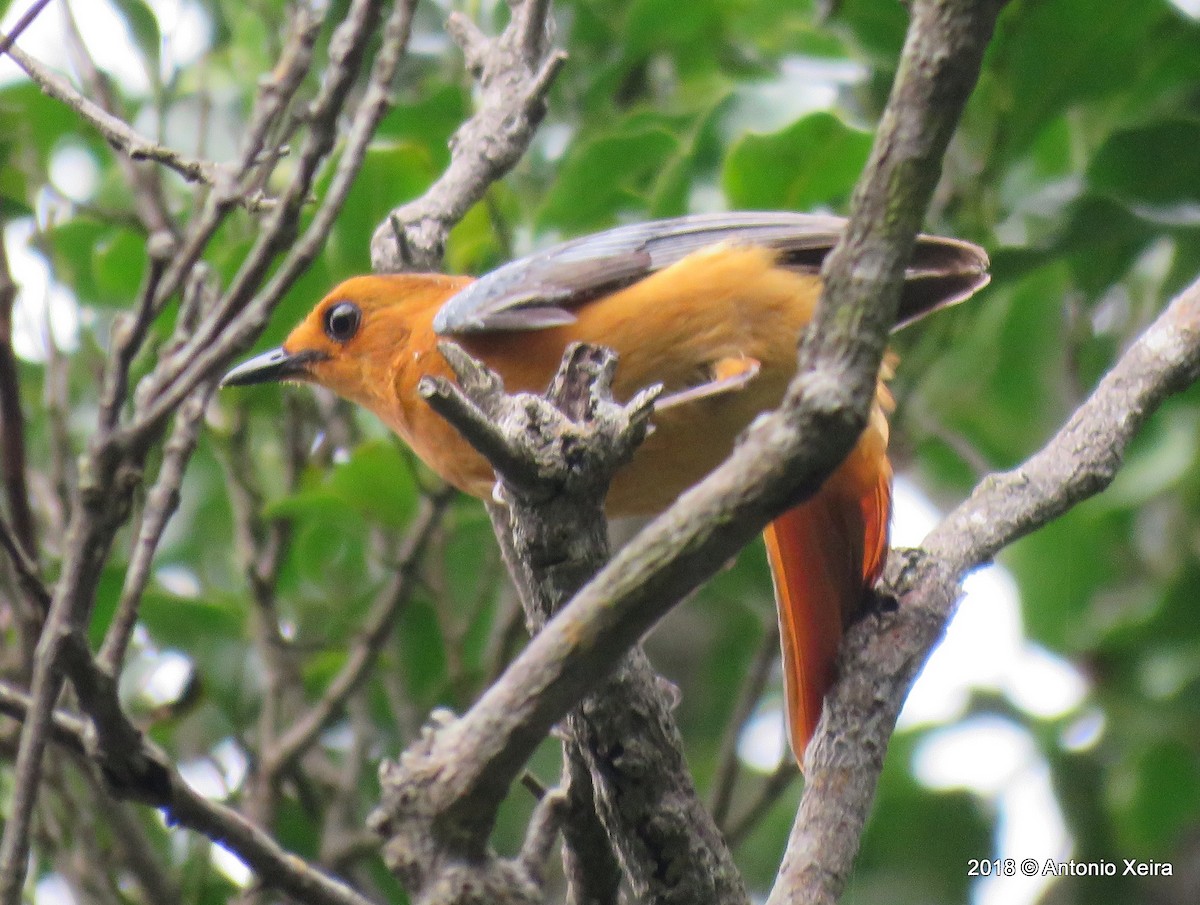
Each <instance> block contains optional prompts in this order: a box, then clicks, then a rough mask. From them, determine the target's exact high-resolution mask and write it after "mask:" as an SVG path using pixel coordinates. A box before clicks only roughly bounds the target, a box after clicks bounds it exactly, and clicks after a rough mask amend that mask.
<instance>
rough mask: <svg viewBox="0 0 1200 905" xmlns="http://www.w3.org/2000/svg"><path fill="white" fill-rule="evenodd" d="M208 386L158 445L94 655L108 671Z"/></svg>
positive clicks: (118, 653)
mask: <svg viewBox="0 0 1200 905" xmlns="http://www.w3.org/2000/svg"><path fill="white" fill-rule="evenodd" d="M214 385H215V384H214V383H211V382H210V383H208V384H205V385H201V386H200V387H199V388H198V389H197V390H196V392H194V393H193V394H192V396H191V397H190V398H189V399H188V400H187V401H186V402H185V403H184V404H183V405H182V406H180V409H179V412H178V414H176V416H175V425H174V427H173V428H172V430H171V435H170V436H169V437H168V438H167V442H166V445H165V447H164V449H163V461H162V465H161V466H160V467H159V470H158V477H157V478H156V479H155V481H154V486H153V487H151V488H150V492H149V493H148V494H147V495H146V505H145V508H144V509H143V511H142V518H141V523H140V524H139V525H138V530H137V536H136V539H135V540H134V544H133V555H132V556H130V557H129V567H128V568H127V569H126V571H125V582H124V584H123V585H122V586H121V597H120V599H119V600H118V602H117V610H116V613H115V614H114V616H113V619H112V622H111V623H110V624H109V627H108V631H107V632H106V633H105V636H104V643H103V644H102V645H101V646H100V652H99V654H98V655H97V660H98V662H99V664H100V667H101V668H102V669H104V670H106V671H107V672H108V673H109V674H110V675H114V676H115V675H116V674H117V673H119V672H120V670H121V664H122V663H123V662H124V660H125V651H126V648H127V647H128V646H129V639H130V638H131V637H132V635H133V629H134V626H135V625H136V624H137V615H138V607H139V605H140V603H141V599H142V592H143V591H145V590H146V582H147V581H149V578H150V568H151V566H152V565H153V562H154V554H155V553H156V552H157V551H158V545H159V542H160V541H161V540H162V536H163V532H164V531H165V530H166V527H167V523H168V522H169V521H170V519H171V516H172V515H174V513H175V510H176V509H178V508H179V488H180V485H182V483H183V473H184V470H185V469H186V468H187V463H188V461H189V460H190V459H191V456H192V453H193V452H194V451H195V449H196V443H197V441H198V440H199V437H200V427H201V425H202V423H203V421H202V419H203V417H204V409H205V406H207V405H208V400H209V398H210V397H211V396H212V392H213V388H214Z"/></svg>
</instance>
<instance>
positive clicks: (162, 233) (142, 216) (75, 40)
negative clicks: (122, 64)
mask: <svg viewBox="0 0 1200 905" xmlns="http://www.w3.org/2000/svg"><path fill="white" fill-rule="evenodd" d="M59 9H60V10H61V11H62V18H63V24H64V33H65V37H66V46H67V53H68V55H69V56H70V58H71V60H72V62H73V63H74V65H75V68H76V70H77V71H78V72H79V75H80V78H81V81H82V82H83V85H84V89H85V90H86V91H87V92H88V93H89V94H91V95H92V97H94V98H95V99H96V101H97V102H98V103H99V105H100V107H101V108H102V109H103V110H104V111H105V112H106V113H108V114H109V115H110V116H112V117H116V118H117V121H118V122H121V121H122V120H121V119H120V117H121V112H122V111H121V104H120V101H119V100H118V98H117V96H116V95H115V94H114V92H113V90H112V83H111V81H110V80H109V79H108V78H107V77H106V76H105V75H104V74H103V73H102V72H101V71H100V67H99V66H97V65H96V61H95V60H93V59H92V54H91V51H90V50H89V49H88V46H87V44H86V43H85V42H84V40H83V35H82V34H81V33H80V31H79V25H78V23H76V21H75V15H74V13H73V12H72V11H71V5H70V4H69V3H63V4H61V5H60V6H59ZM77 112H78V111H77ZM113 147H117V146H115V145H114V146H113ZM117 149H118V150H120V148H119V147H117ZM117 166H118V168H119V169H120V170H121V172H122V174H123V175H124V177H125V182H126V184H127V185H128V186H129V188H130V191H131V195H132V201H133V206H134V210H135V211H136V212H137V217H138V220H139V222H140V223H141V225H142V226H143V228H144V229H145V230H146V232H147V233H148V234H149V235H150V236H159V237H160V238H159V241H165V242H166V243H167V244H168V245H174V244H175V242H176V240H177V239H178V230H179V227H178V224H177V223H176V222H175V218H174V217H173V216H172V214H171V209H170V205H169V203H168V202H167V195H166V191H165V190H164V188H163V180H162V173H161V172H160V171H159V170H158V169H157V168H155V167H153V166H151V165H150V164H148V163H144V162H139V161H138V160H136V159H134V158H133V157H132V156H128V155H126V154H118V155H117Z"/></svg>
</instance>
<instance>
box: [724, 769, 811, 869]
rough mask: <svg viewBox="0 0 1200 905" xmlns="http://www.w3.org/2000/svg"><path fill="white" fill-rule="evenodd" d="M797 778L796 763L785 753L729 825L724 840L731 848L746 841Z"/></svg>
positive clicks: (798, 774)
mask: <svg viewBox="0 0 1200 905" xmlns="http://www.w3.org/2000/svg"><path fill="white" fill-rule="evenodd" d="M799 776H800V768H799V767H798V766H796V761H795V760H793V759H792V756H791V754H790V753H789V752H786V751H785V752H784V755H783V760H781V761H780V762H779V764H778V766H776V767H775V769H774V770H772V771H771V775H770V776H768V777H767V781H766V782H765V783H763V785H762V788H761V789H759V791H758V795H756V796H755V798H754V800H753V801H752V802H750V804H749V805H747V807H746V810H745V811H744V812H743V813H741V814H740V815H738V817H737V819H736V820H733V821H732V822H731V823H730V826H729V830H728V831H727V832H726V833H725V838H727V839H728V840H729V845H730V847H731V848H737V847H738V846H739V845H741V844H742V843H743V842H744V841H745V840H746V837H747V836H749V835H750V833H751V832H753V830H754V828H755V827H756V826H758V824H759V822H760V821H762V819H763V818H764V817H765V816H766V815H767V812H768V811H770V810H771V808H772V807H774V806H775V805H776V804H777V803H778V802H779V796H780V795H782V794H783V793H784V792H786V791H787V788H788V786H790V785H791V784H792V783H793V782H795V781H796V779H797V778H799Z"/></svg>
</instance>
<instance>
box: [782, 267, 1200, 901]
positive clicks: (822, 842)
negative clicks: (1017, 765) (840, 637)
mask: <svg viewBox="0 0 1200 905" xmlns="http://www.w3.org/2000/svg"><path fill="white" fill-rule="evenodd" d="M1198 376H1200V281H1197V282H1196V283H1193V284H1192V285H1191V286H1190V287H1189V288H1188V289H1187V290H1185V291H1184V292H1183V293H1182V294H1181V295H1179V296H1178V297H1177V298H1176V299H1175V300H1174V301H1173V302H1172V303H1171V304H1170V306H1169V307H1168V308H1167V309H1166V311H1164V312H1163V313H1162V314H1161V315H1160V316H1159V318H1158V319H1157V320H1156V321H1155V322H1154V324H1153V325H1152V326H1151V327H1150V328H1149V329H1148V330H1147V331H1146V332H1145V333H1143V334H1142V336H1141V337H1140V338H1139V339H1138V340H1137V341H1136V342H1135V343H1134V344H1133V346H1131V347H1130V348H1129V350H1128V351H1127V352H1126V353H1125V354H1124V355H1123V356H1122V357H1121V359H1120V361H1119V362H1118V363H1117V365H1116V366H1115V367H1114V368H1113V369H1112V371H1110V372H1109V374H1108V375H1107V376H1106V377H1105V378H1104V379H1103V380H1102V381H1101V382H1100V385H1099V386H1098V387H1097V388H1096V390H1095V392H1093V393H1092V395H1091V396H1090V397H1089V398H1088V400H1087V401H1086V402H1085V403H1084V404H1083V405H1082V406H1080V408H1079V409H1078V410H1077V411H1076V412H1075V413H1074V414H1073V415H1072V416H1071V418H1070V420H1069V421H1068V422H1067V424H1066V425H1065V426H1064V427H1063V428H1062V430H1060V431H1059V432H1058V434H1057V435H1056V436H1055V437H1054V439H1052V440H1051V441H1050V442H1049V443H1048V444H1047V445H1046V446H1045V447H1044V448H1043V449H1042V450H1041V451H1040V452H1038V453H1037V454H1035V455H1034V456H1033V457H1031V458H1030V459H1029V460H1028V461H1026V462H1025V463H1024V464H1023V465H1021V466H1020V467H1018V468H1016V469H1014V470H1013V471H1010V472H1006V473H1003V474H997V475H991V476H989V477H987V478H985V479H984V480H983V481H982V482H981V483H980V484H979V486H978V487H977V488H976V489H975V491H974V492H973V493H972V494H971V496H970V497H969V498H968V499H967V500H966V502H964V503H963V504H962V505H961V506H959V507H958V508H957V509H955V510H954V511H953V512H952V513H950V515H948V516H947V517H946V518H945V519H944V520H943V521H942V522H941V523H940V524H939V525H938V526H937V527H936V528H935V529H934V530H933V531H932V532H931V533H930V535H929V536H928V537H927V538H926V539H925V540H924V542H923V543H922V545H921V548H920V549H919V550H916V551H910V552H909V553H908V554H907V555H906V556H904V557H895V558H894V560H893V563H892V565H891V566H890V567H889V569H888V572H887V576H886V577H887V583H888V585H890V587H891V588H892V589H893V590H894V593H895V594H896V596H897V598H898V599H899V601H900V607H899V609H898V610H897V611H896V612H894V613H884V614H881V615H879V616H878V617H875V618H868V619H865V620H863V621H862V622H861V623H860V624H858V625H857V626H855V627H854V628H853V629H852V630H851V631H850V633H849V635H848V637H847V640H846V643H845V644H844V645H843V649H842V655H841V660H840V662H839V673H840V675H841V676H842V678H841V679H840V680H839V682H838V683H837V685H836V686H835V687H834V689H833V691H832V693H831V694H830V696H829V697H828V698H826V701H825V711H824V715H823V716H822V719H821V726H820V727H819V729H818V731H817V736H816V739H815V740H814V742H813V745H812V747H811V748H810V749H809V750H810V755H809V757H808V759H807V761H806V774H807V776H808V783H807V785H806V787H805V790H804V797H803V799H802V800H801V805H800V811H799V813H798V814H797V817H796V823H795V826H794V827H793V830H792V837H791V840H790V841H789V844H788V853H787V856H786V857H785V860H784V866H783V870H782V873H781V875H780V878H779V882H778V884H777V886H776V891H775V893H773V894H772V898H771V900H770V901H771V902H772V903H776V902H778V903H792V902H796V903H799V902H804V903H809V902H833V901H836V898H837V895H838V892H839V890H840V889H841V887H842V885H843V884H844V882H845V879H846V877H847V876H848V874H849V871H850V867H851V862H852V861H853V858H854V854H855V853H856V851H857V848H858V839H859V837H860V835H861V833H862V828H863V825H864V823H865V821H866V818H867V814H868V812H869V810H870V804H871V798H872V797H873V795H874V789H875V782H876V780H877V778H878V774H879V770H880V768H881V767H882V763H883V756H884V752H885V751H886V749H887V743H888V739H889V737H890V736H891V733H892V729H893V727H894V725H895V720H896V716H897V715H898V714H899V712H900V707H901V706H902V704H903V702H904V698H905V696H906V695H907V694H908V689H909V688H910V686H911V685H912V682H913V680H914V679H915V678H916V674H917V672H918V671H919V670H920V668H921V666H922V664H924V662H925V659H926V657H927V656H928V655H929V652H930V651H931V650H932V648H933V647H934V645H935V644H937V642H938V641H940V640H941V637H942V633H943V632H944V631H945V627H946V624H947V622H948V621H949V619H950V617H951V616H952V615H953V613H954V610H955V607H956V606H957V603H958V600H959V596H960V592H961V582H962V580H963V578H964V577H966V575H967V574H968V573H969V572H970V571H971V570H972V569H975V568H977V567H978V566H980V565H982V564H984V563H986V562H988V561H989V560H991V559H992V557H994V556H995V555H996V553H997V552H999V551H1000V550H1001V549H1002V548H1003V547H1004V546H1006V545H1007V544H1010V543H1012V542H1013V541H1014V540H1016V539H1018V538H1020V537H1023V536H1024V535H1026V534H1028V533H1030V532H1031V531H1033V530H1035V529H1037V528H1039V527H1041V526H1042V525H1044V524H1046V523H1047V522H1049V521H1051V520H1052V519H1054V518H1056V517H1058V516H1059V515H1061V514H1062V513H1064V512H1066V511H1067V510H1068V509H1069V508H1071V507H1072V506H1073V505H1075V504H1076V503H1078V502H1080V501H1081V500H1084V499H1086V498H1087V497H1089V496H1092V495H1094V494H1096V493H1098V492H1100V491H1101V490H1103V489H1104V488H1105V487H1107V486H1108V484H1109V483H1110V482H1111V481H1112V479H1113V476H1114V475H1115V474H1116V472H1117V469H1118V468H1119V467H1120V464H1121V461H1122V458H1123V456H1124V453H1125V450H1126V448H1127V447H1128V445H1129V442H1130V440H1131V439H1132V438H1133V436H1134V435H1135V434H1136V433H1137V431H1138V430H1139V429H1140V428H1141V426H1142V424H1144V423H1145V421H1146V419H1147V418H1148V417H1149V415H1150V414H1151V413H1152V412H1154V410H1155V409H1156V408H1157V407H1158V406H1159V405H1160V404H1161V403H1162V401H1163V399H1165V398H1166V397H1167V396H1168V395H1170V394H1171V393H1175V392H1178V391H1179V390H1181V389H1183V388H1185V387H1186V386H1188V385H1189V384H1191V383H1192V382H1193V381H1195V380H1196V379H1197V377H1198Z"/></svg>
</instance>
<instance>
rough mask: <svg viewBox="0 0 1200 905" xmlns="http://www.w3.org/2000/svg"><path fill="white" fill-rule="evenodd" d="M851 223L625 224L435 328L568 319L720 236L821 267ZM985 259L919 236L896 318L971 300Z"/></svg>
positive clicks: (558, 253) (528, 262)
mask: <svg viewBox="0 0 1200 905" xmlns="http://www.w3.org/2000/svg"><path fill="white" fill-rule="evenodd" d="M845 225H846V221H845V219H844V218H842V217H834V216H827V215H823V214H797V213H789V212H783V211H766V212H752V211H735V212H731V213H719V214H693V215H691V216H687V217H677V218H675V219H672V220H656V221H651V222H648V223H636V224H631V225H629V226H619V227H617V228H616V229H610V230H607V231H605V232H602V233H597V234H595V235H592V236H585V237H583V238H580V239H574V240H572V241H570V242H564V243H562V244H560V245H555V246H552V247H550V248H547V249H545V250H543V251H539V252H536V253H534V254H532V255H529V256H527V257H524V258H520V259H518V260H516V261H513V262H511V263H509V264H505V265H504V266H503V267H500V268H498V269H496V270H494V271H492V272H491V273H489V274H488V275H486V276H484V277H482V278H481V279H479V280H477V281H476V282H474V283H472V284H471V285H470V286H468V287H467V288H466V289H464V290H462V291H461V292H459V293H458V294H457V295H455V296H453V297H452V298H451V299H450V300H449V301H447V302H446V303H445V304H444V305H443V306H442V307H441V309H440V310H439V311H438V313H437V315H436V316H435V317H434V320H433V328H434V330H435V331H436V332H437V333H439V334H442V335H454V334H463V333H478V332H485V331H490V330H540V329H545V328H547V327H557V326H561V325H563V324H569V323H571V322H572V321H573V320H574V319H575V316H574V314H572V313H571V309H573V308H577V307H579V306H580V305H583V304H585V303H586V302H588V301H590V300H591V299H594V298H596V297H597V296H600V295H605V294H607V293H609V292H615V291H616V290H618V289H621V288H623V287H625V286H629V285H631V284H632V283H635V282H637V281H638V280H640V279H642V278H644V277H646V276H648V275H649V274H651V273H654V272H655V271H658V270H662V269H663V268H665V267H669V266H671V265H672V264H674V263H676V262H677V261H680V260H682V259H683V258H686V257H687V256H688V255H690V254H692V253H693V252H696V251H700V250H701V249H703V248H707V247H709V246H711V245H715V244H717V243H720V242H728V243H737V244H741V245H758V246H762V247H765V248H770V249H774V250H776V251H778V252H779V256H780V264H781V265H782V266H785V267H789V268H792V269H797V270H807V271H811V272H817V271H818V270H819V269H820V266H821V261H822V260H823V259H824V257H825V255H826V253H828V251H829V249H831V248H832V247H833V246H834V244H835V243H836V242H837V240H838V237H839V236H840V235H841V233H842V230H843V229H844V228H845ZM987 266H988V261H987V254H986V253H985V252H984V251H983V249H981V248H979V247H978V246H976V245H972V244H971V243H969V242H961V241H959V240H956V239H942V238H939V237H936V236H921V237H919V239H918V242H917V248H916V251H915V253H914V258H913V263H912V265H911V266H910V268H909V271H908V283H907V285H906V293H905V295H906V297H905V298H903V299H902V300H901V307H900V317H899V322H900V324H905V323H908V322H910V321H912V320H915V319H917V318H918V317H920V316H922V315H923V314H927V313H928V312H929V311H932V310H936V309H937V308H941V307H945V306H946V305H949V304H953V303H954V302H957V301H961V300H962V299H963V298H966V297H967V296H969V295H970V294H971V293H972V292H974V291H975V290H977V289H978V288H980V287H981V286H982V285H984V284H985V283H986V282H987V275H986V270H987Z"/></svg>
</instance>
